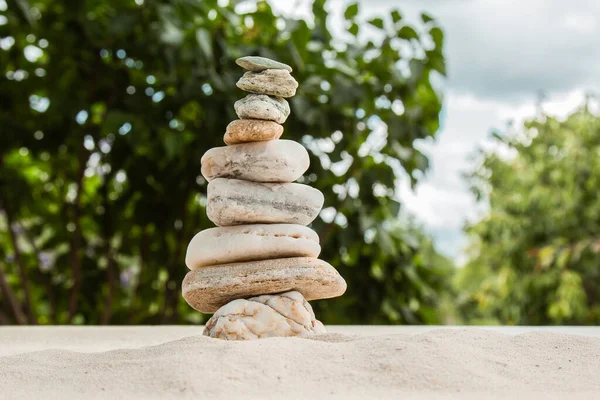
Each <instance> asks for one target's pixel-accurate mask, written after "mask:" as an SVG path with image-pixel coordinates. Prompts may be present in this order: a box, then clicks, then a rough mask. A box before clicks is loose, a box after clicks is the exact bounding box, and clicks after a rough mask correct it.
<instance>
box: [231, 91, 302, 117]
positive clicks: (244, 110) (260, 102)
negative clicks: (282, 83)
mask: <svg viewBox="0 0 600 400" xmlns="http://www.w3.org/2000/svg"><path fill="white" fill-rule="evenodd" d="M233 107H234V108H235V112H236V114H237V116H238V117H239V118H241V119H265V120H268V121H275V122H277V123H278V124H283V123H284V122H285V120H286V119H287V117H288V116H289V115H290V105H289V103H288V102H287V100H286V99H283V98H281V97H271V96H267V95H266V94H249V95H248V96H246V97H244V98H243V99H240V100H238V101H236V102H235V104H234V105H233Z"/></svg>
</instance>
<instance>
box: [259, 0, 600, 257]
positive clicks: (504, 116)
mask: <svg viewBox="0 0 600 400" xmlns="http://www.w3.org/2000/svg"><path fill="white" fill-rule="evenodd" d="M270 3H271V4H272V5H273V7H274V9H275V10H277V11H279V12H281V13H286V14H293V15H295V16H304V17H307V16H308V17H310V7H311V4H312V1H310V0H297V1H295V2H294V1H290V0H271V1H270ZM359 3H360V6H361V12H360V14H359V18H361V19H362V20H366V19H368V18H370V17H373V16H375V15H382V14H389V11H391V10H392V9H395V8H397V9H399V10H400V11H401V13H402V14H403V15H404V16H405V17H406V18H407V19H408V20H409V21H411V20H412V21H414V20H416V18H417V16H418V15H419V13H420V12H421V11H425V12H427V13H428V14H430V15H432V16H434V17H436V19H437V20H438V22H439V24H440V25H441V27H442V28H443V29H444V31H445V35H446V36H445V37H446V48H445V55H446V59H447V64H448V78H447V79H446V81H445V82H444V107H443V111H442V126H441V129H440V131H439V132H438V134H437V136H436V139H435V141H434V140H431V141H426V142H421V143H419V144H418V146H420V148H422V149H423V151H424V152H425V153H426V154H427V155H428V156H429V159H430V164H431V169H430V170H429V172H428V173H427V175H426V176H425V178H423V179H422V180H421V181H420V183H419V184H418V186H417V187H416V189H414V190H412V189H411V188H410V187H409V185H408V180H407V179H399V180H398V181H397V187H398V192H399V196H400V198H401V199H402V201H403V204H404V206H405V207H406V209H407V210H408V211H409V212H410V213H411V214H413V215H414V216H415V217H416V219H417V221H419V222H420V223H421V224H422V225H423V227H424V228H425V230H426V231H427V232H429V233H430V234H431V235H432V236H433V238H434V242H435V246H436V248H437V249H438V251H440V252H442V253H443V254H445V255H447V256H449V257H451V258H453V259H454V260H455V261H456V262H457V264H459V265H460V264H462V263H464V262H465V258H464V249H465V247H466V246H467V244H468V239H467V237H466V236H465V235H464V233H463V230H462V229H463V226H464V224H465V222H466V221H473V220H476V219H477V218H478V217H480V216H481V213H482V212H485V211H482V210H485V206H484V205H481V204H477V203H476V201H475V199H474V198H473V196H472V195H471V194H470V193H469V190H468V185H467V183H466V182H465V181H464V180H463V179H462V178H461V176H462V173H463V172H467V171H469V170H472V169H473V168H474V162H473V161H472V159H471V157H470V156H471V155H472V154H474V152H475V151H476V149H477V148H479V147H483V148H486V149H489V150H492V151H502V149H499V148H497V147H495V146H497V145H496V144H495V143H494V142H493V141H492V140H491V139H490V132H491V131H492V130H494V129H500V130H502V129H505V128H506V126H507V123H508V122H509V121H514V122H515V123H516V124H518V123H519V122H522V121H523V120H525V119H527V118H529V117H531V116H533V115H534V114H535V112H536V104H537V103H538V102H539V98H540V93H543V98H544V99H545V100H544V101H543V105H542V106H543V109H544V111H545V112H547V113H549V114H552V115H557V116H565V115H567V114H568V113H569V112H571V111H572V110H573V109H575V108H576V107H578V106H579V105H581V104H582V102H583V101H584V98H585V94H586V93H588V92H594V93H598V92H600V50H599V47H600V46H599V41H598V38H600V1H595V0H569V1H564V0H403V1H398V0H361V1H359ZM328 4H329V5H328V8H329V10H330V12H331V15H332V17H331V20H330V25H331V28H332V29H333V30H334V32H335V31H336V30H338V31H339V30H341V29H342V28H341V26H342V13H343V10H344V9H345V8H346V6H347V5H348V4H350V1H344V0H330V1H329V3H328Z"/></svg>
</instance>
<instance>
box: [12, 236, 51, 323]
mask: <svg viewBox="0 0 600 400" xmlns="http://www.w3.org/2000/svg"><path fill="white" fill-rule="evenodd" d="M19 226H20V227H21V229H22V230H23V236H24V237H25V239H26V240H27V242H28V243H29V245H30V246H31V248H32V249H33V252H34V253H35V257H36V259H37V260H38V262H41V261H40V260H41V257H40V253H41V252H40V249H39V247H38V246H37V244H35V240H34V238H33V236H32V235H31V232H30V231H29V229H27V228H26V227H25V226H23V224H19ZM40 270H41V269H40ZM42 277H43V280H44V284H45V285H46V294H47V296H48V302H49V303H50V316H49V317H50V318H49V319H50V322H51V323H56V301H55V299H54V290H53V288H52V280H51V279H50V276H49V275H48V274H47V273H42Z"/></svg>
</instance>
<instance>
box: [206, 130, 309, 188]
mask: <svg viewBox="0 0 600 400" xmlns="http://www.w3.org/2000/svg"><path fill="white" fill-rule="evenodd" d="M201 163H202V175H203V176H204V177H205V178H206V180H207V181H209V182H210V181H212V180H213V179H215V178H234V179H243V180H246V181H253V182H293V181H295V180H296V179H298V178H300V177H301V176H302V174H304V172H306V170H307V169H308V166H309V165H310V159H309V156H308V152H307V151H306V149H305V148H304V146H302V145H301V144H299V143H297V142H294V141H291V140H270V141H266V142H255V143H243V144H234V145H231V146H224V147H215V148H212V149H210V150H208V151H207V152H206V153H204V156H203V157H202V161H201Z"/></svg>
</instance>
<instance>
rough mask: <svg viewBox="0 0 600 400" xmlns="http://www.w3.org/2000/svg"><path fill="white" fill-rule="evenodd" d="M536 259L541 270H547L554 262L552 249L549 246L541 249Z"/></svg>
mask: <svg viewBox="0 0 600 400" xmlns="http://www.w3.org/2000/svg"><path fill="white" fill-rule="evenodd" d="M538 259H539V260H540V264H541V266H542V268H548V267H549V266H550V265H551V264H552V262H553V261H554V248H553V247H551V246H546V247H543V248H541V249H540V252H539V254H538Z"/></svg>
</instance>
